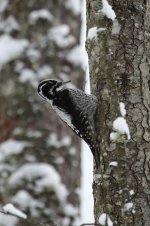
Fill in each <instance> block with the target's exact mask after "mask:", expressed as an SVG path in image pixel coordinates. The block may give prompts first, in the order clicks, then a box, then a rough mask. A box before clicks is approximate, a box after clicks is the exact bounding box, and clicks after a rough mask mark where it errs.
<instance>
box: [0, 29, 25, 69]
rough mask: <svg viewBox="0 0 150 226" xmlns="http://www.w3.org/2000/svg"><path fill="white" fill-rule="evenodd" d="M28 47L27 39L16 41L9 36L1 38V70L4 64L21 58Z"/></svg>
mask: <svg viewBox="0 0 150 226" xmlns="http://www.w3.org/2000/svg"><path fill="white" fill-rule="evenodd" d="M27 46H28V42H27V40H25V39H14V38H12V37H11V36H9V35H6V34H5V35H2V36H1V37H0V69H1V67H2V66H3V65H4V64H6V63H8V62H10V61H11V60H14V59H16V58H17V57H19V56H20V55H21V54H22V53H23V51H24V50H25V48H26V47H27Z"/></svg>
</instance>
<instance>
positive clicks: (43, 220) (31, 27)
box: [0, 0, 92, 226]
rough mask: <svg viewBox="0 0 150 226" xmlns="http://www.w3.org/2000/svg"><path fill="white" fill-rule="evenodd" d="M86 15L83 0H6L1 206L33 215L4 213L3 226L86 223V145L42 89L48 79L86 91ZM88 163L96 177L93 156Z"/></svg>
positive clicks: (0, 91) (0, 88) (0, 26)
mask: <svg viewBox="0 0 150 226" xmlns="http://www.w3.org/2000/svg"><path fill="white" fill-rule="evenodd" d="M83 9H84V10H85V1H82V0H76V1H74V0H65V1H61V0H57V1H46V0H39V1H36V0H28V1H18V0H0V76H1V77H0V205H1V208H2V206H3V205H5V204H6V203H12V204H14V205H15V206H16V207H17V208H19V209H20V210H22V211H23V212H25V213H26V214H27V216H28V219H27V220H23V219H20V218H17V217H14V216H9V215H5V214H3V213H0V226H8V225H9V226H17V225H21V226H26V225H28V226H29V225H32V226H33V225H43V226H44V225H56V224H57V225H61V226H63V225H68V226H69V225H70V226H71V225H75V224H77V222H78V223H79V221H78V219H79V217H80V212H81V206H80V204H81V203H80V197H81V141H80V139H79V138H77V136H76V135H74V134H73V132H72V131H71V130H70V129H69V128H68V127H67V126H66V125H64V123H63V122H61V120H60V119H58V118H57V116H56V115H55V113H54V112H53V111H52V110H51V109H50V108H49V106H48V105H47V104H46V103H44V102H43V101H42V100H41V99H40V98H39V97H38V95H37V92H36V89H37V86H38V83H39V81H41V80H43V79H46V78H57V79H61V80H63V81H66V80H68V79H70V80H71V81H72V86H74V87H78V88H80V89H84V87H85V72H86V70H87V56H86V53H85V50H84V41H85V37H84V36H85V28H83V29H82V32H81V24H82V17H84V19H85V12H84V16H83V14H82V11H84V10H83ZM84 23H85V21H84ZM87 149H88V147H87V146H84V150H85V152H86V158H87V159H88V155H90V153H87V152H88V151H87ZM84 156H85V155H84ZM87 161H90V162H85V163H84V164H85V165H86V167H87V165H89V168H88V169H89V170H90V171H91V173H92V158H91V155H90V160H87ZM88 169H87V173H88ZM83 171H84V172H85V170H84V169H83ZM88 177H91V175H90V174H89V176H88ZM88 180H89V178H88ZM88 187H89V188H88ZM88 187H86V191H87V192H88V190H89V189H91V185H89V186H88ZM82 198H85V199H86V200H87V197H86V194H85V193H84V195H82ZM87 203H88V202H86V204H85V205H91V202H89V203H88V204H87ZM91 209H92V206H91ZM86 213H87V212H86ZM91 215H92V213H88V216H87V220H88V218H89V217H90V216H91Z"/></svg>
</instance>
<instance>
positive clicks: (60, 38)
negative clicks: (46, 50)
mask: <svg viewBox="0 0 150 226" xmlns="http://www.w3.org/2000/svg"><path fill="white" fill-rule="evenodd" d="M69 33H70V28H69V26H68V25H67V24H61V25H59V26H55V27H53V28H52V29H50V30H49V33H48V36H49V38H50V39H51V40H53V41H54V42H55V43H56V45H57V46H59V47H60V48H66V47H67V46H69V45H72V44H74V43H75V41H76V40H75V37H74V36H72V35H70V34H69Z"/></svg>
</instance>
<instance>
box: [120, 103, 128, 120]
mask: <svg viewBox="0 0 150 226" xmlns="http://www.w3.org/2000/svg"><path fill="white" fill-rule="evenodd" d="M119 108H120V114H121V116H122V117H125V116H126V109H125V104H124V103H123V102H120V103H119Z"/></svg>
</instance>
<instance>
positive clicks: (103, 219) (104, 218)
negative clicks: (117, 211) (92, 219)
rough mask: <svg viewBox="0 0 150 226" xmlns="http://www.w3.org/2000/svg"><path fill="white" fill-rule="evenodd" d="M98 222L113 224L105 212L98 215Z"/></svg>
mask: <svg viewBox="0 0 150 226" xmlns="http://www.w3.org/2000/svg"><path fill="white" fill-rule="evenodd" d="M99 223H100V224H101V225H107V226H113V222H112V220H111V219H110V217H109V215H108V214H106V213H102V214H101V215H100V217H99Z"/></svg>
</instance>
